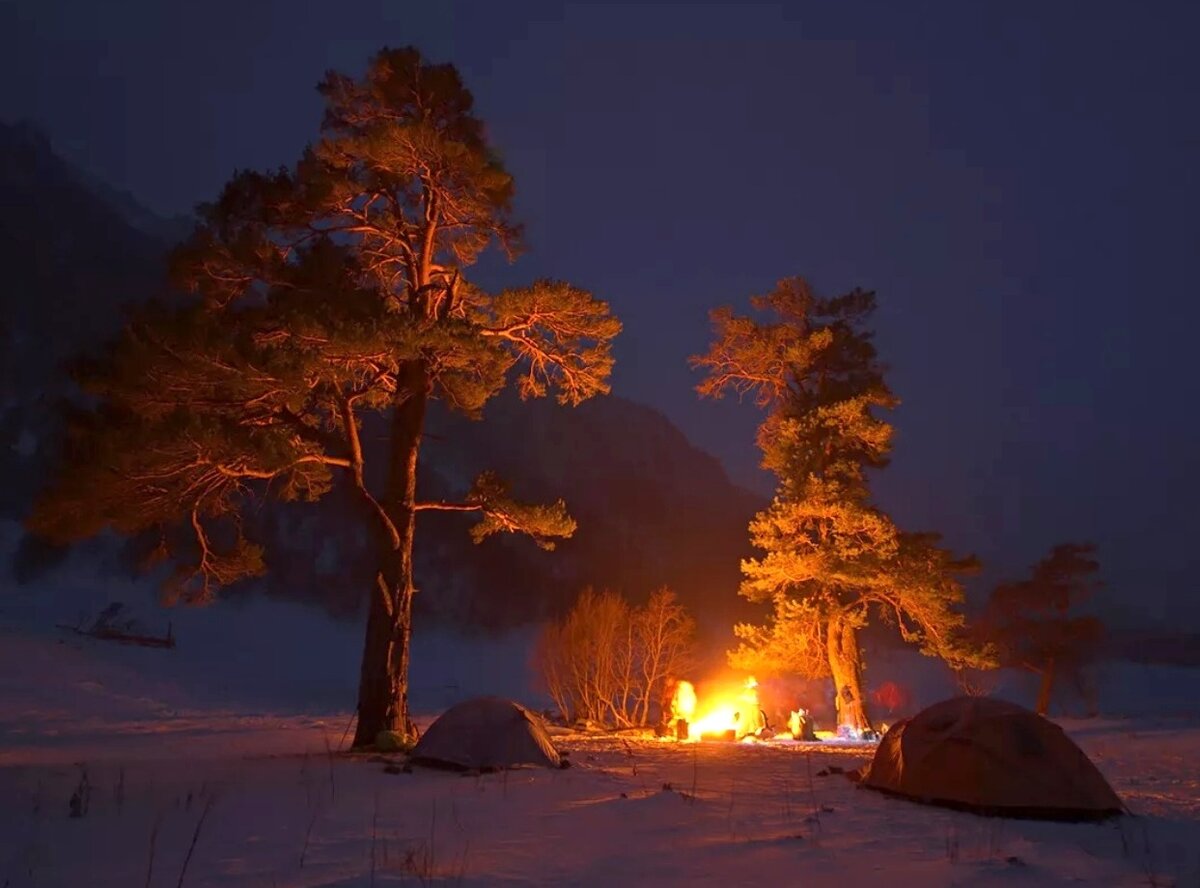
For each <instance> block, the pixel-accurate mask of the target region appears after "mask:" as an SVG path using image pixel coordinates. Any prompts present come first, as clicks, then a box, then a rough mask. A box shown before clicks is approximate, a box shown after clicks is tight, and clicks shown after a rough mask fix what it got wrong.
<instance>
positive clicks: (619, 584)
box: [0, 126, 761, 632]
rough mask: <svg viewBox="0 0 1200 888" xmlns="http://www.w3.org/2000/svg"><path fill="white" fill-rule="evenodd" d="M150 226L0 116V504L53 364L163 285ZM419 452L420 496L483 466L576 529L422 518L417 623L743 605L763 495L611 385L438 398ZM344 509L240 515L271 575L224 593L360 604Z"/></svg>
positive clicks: (11, 508) (47, 424)
mask: <svg viewBox="0 0 1200 888" xmlns="http://www.w3.org/2000/svg"><path fill="white" fill-rule="evenodd" d="M160 222H162V220H159V221H158V222H155V217H153V215H152V214H150V213H148V212H147V211H145V210H144V209H142V208H141V207H140V206H138V205H137V203H136V201H134V200H133V199H132V198H131V197H130V196H129V195H127V194H120V193H117V192H114V191H113V190H112V189H108V188H107V187H105V186H102V185H98V184H97V183H94V182H91V181H90V180H89V179H88V178H87V177H86V176H83V175H82V174H80V173H79V172H78V171H76V170H74V169H73V168H72V167H71V166H70V165H68V164H66V163H65V162H63V161H62V160H61V159H59V158H58V157H57V156H55V155H54V153H53V151H52V150H51V148H50V145H49V144H48V143H47V141H46V140H45V139H44V138H43V137H41V136H40V135H39V134H38V133H37V132H36V131H35V130H33V129H31V128H29V127H28V126H15V127H13V126H6V127H0V258H2V259H3V260H4V266H5V267H6V268H7V269H8V270H9V276H8V280H9V282H10V283H9V285H8V286H7V287H6V289H5V315H4V318H5V329H4V337H5V346H6V349H5V356H4V358H3V361H4V364H3V367H4V390H3V401H2V402H0V407H2V412H0V430H2V433H3V436H4V437H3V446H4V451H3V454H0V476H2V477H0V488H2V489H3V490H4V496H5V499H4V510H5V512H6V514H7V515H8V516H9V517H18V516H20V515H22V514H23V513H24V512H25V511H26V509H27V508H28V506H29V504H30V502H31V500H32V497H33V494H34V493H35V491H36V489H37V487H38V485H39V484H40V482H41V480H42V478H43V477H44V475H45V472H46V469H47V466H48V465H49V463H50V458H51V456H52V454H53V452H54V447H55V446H56V445H55V441H56V438H57V431H56V429H57V426H58V420H57V412H56V411H55V409H54V405H55V403H56V402H57V401H58V400H59V399H60V398H62V397H64V396H66V395H67V394H68V392H69V391H70V389H69V386H68V384H67V381H66V377H65V374H64V373H63V371H62V364H63V362H64V361H65V360H67V359H68V358H70V357H71V356H72V355H74V354H76V353H78V352H79V351H80V350H81V349H84V348H86V347H89V346H94V345H97V344H99V343H101V342H103V341H104V340H105V339H106V338H108V337H109V336H111V335H112V334H113V333H114V332H115V331H116V329H117V328H118V325H119V324H120V307H121V306H122V305H124V304H127V303H131V302H138V301H142V300H145V299H146V298H148V297H150V296H151V295H153V294H155V293H158V292H160V291H161V290H162V288H163V273H164V270H165V257H166V252H167V249H168V247H169V246H170V243H171V242H172V240H173V238H174V237H175V236H176V235H177V234H178V232H179V230H180V229H179V228H178V227H176V228H174V229H173V228H172V227H171V224H170V223H166V222H162V224H159V223H160ZM172 232H174V234H173V233H172ZM385 429H386V420H385V418H384V417H381V416H376V417H369V418H368V420H367V422H366V426H365V429H364V439H365V444H366V447H367V448H368V460H369V462H370V463H374V465H375V466H376V467H378V465H379V464H380V463H381V462H382V461H381V460H379V459H373V460H372V459H371V452H370V451H378V450H379V448H380V447H381V444H382V439H383V436H384V432H385ZM423 457H424V460H423V469H422V477H421V479H420V480H421V485H422V490H423V496H424V497H426V498H430V499H432V498H454V497H458V496H461V495H462V494H463V493H464V492H465V491H466V490H467V488H468V487H469V486H470V484H471V481H472V480H473V479H474V477H475V476H476V475H477V474H478V473H479V472H480V471H482V470H484V469H492V470H495V471H497V472H498V473H499V474H500V475H501V476H502V477H504V478H505V479H506V480H508V481H509V482H510V483H511V485H512V489H513V492H514V494H515V495H517V496H519V497H521V498H523V499H528V500H553V499H557V498H559V497H561V498H563V499H565V500H566V501H567V504H568V508H569V509H570V511H571V514H572V515H573V516H574V517H575V518H576V520H577V521H578V523H579V529H578V531H577V532H576V534H575V536H574V538H572V539H570V540H567V541H565V542H563V543H561V544H560V545H559V547H558V549H557V550H556V551H554V552H544V551H542V550H540V549H538V548H537V547H536V546H534V545H533V543H532V542H530V541H529V540H527V539H524V538H515V537H504V536H497V537H493V538H491V539H489V540H486V541H485V542H484V543H483V544H481V545H479V546H476V545H474V544H473V543H472V542H471V540H470V538H469V536H468V533H467V528H468V527H469V526H470V523H471V519H470V517H469V516H465V515H462V514H455V513H428V514H423V515H422V520H421V522H420V524H419V527H418V531H417V532H418V539H417V559H418V564H417V582H418V585H419V587H420V594H419V596H418V607H419V609H420V612H421V613H423V614H424V615H425V616H426V617H435V618H438V619H446V620H453V621H455V622H458V623H469V624H473V625H478V626H491V627H495V626H502V625H511V624H515V623H520V622H524V621H527V620H530V619H536V618H540V617H543V616H545V615H547V614H552V613H557V612H560V611H561V610H562V609H564V608H565V607H566V606H567V605H569V603H570V602H571V601H572V600H573V599H574V597H575V595H576V594H577V593H578V591H579V590H580V589H581V588H582V587H584V586H586V585H593V586H596V587H607V588H613V589H620V590H622V591H624V592H625V593H627V594H628V595H630V596H631V597H642V596H645V595H646V594H648V593H649V592H650V591H651V590H652V589H654V588H656V587H658V586H662V585H670V586H671V587H672V588H674V589H675V590H676V591H677V592H678V593H679V594H680V596H681V597H682V598H683V600H684V601H685V602H686V603H688V604H689V606H691V607H692V608H693V610H694V611H695V612H696V614H697V617H698V618H699V619H700V620H701V621H702V622H703V623H706V624H708V625H711V626H713V627H714V628H719V630H721V631H725V632H727V631H728V626H729V622H730V620H731V618H732V617H733V615H734V614H735V612H737V610H738V608H739V605H740V599H738V598H737V596H736V595H735V590H736V588H737V583H738V579H739V575H738V563H739V559H740V558H742V557H744V556H745V555H747V554H748V551H749V550H748V545H747V534H746V527H747V523H748V521H749V519H750V517H751V516H752V515H753V513H754V511H755V509H756V508H758V507H759V506H760V505H761V502H760V500H759V498H758V497H756V496H755V495H753V494H750V493H747V492H746V491H743V490H741V489H739V488H737V487H736V486H734V485H733V484H732V483H731V482H730V481H729V479H728V477H727V476H726V474H725V472H724V470H723V468H722V467H721V465H720V464H719V463H718V462H717V460H716V459H714V458H713V457H711V456H709V455H707V454H705V453H702V452H701V451H699V450H697V449H696V448H695V447H693V446H692V445H691V444H690V443H689V442H688V440H687V439H686V438H685V437H684V435H683V434H682V433H681V432H680V431H679V430H678V429H677V428H676V427H675V426H673V425H672V424H671V423H670V422H669V421H668V420H667V419H666V417H664V416H663V415H662V414H660V413H658V412H656V411H655V410H652V409H650V408H648V407H645V406H642V405H639V404H635V403H632V402H630V401H627V400H624V399H622V398H617V397H609V398H598V399H594V400H592V401H589V402H587V403H585V404H584V405H582V406H581V407H578V408H575V409H569V408H562V407H559V406H557V405H555V404H554V403H553V402H551V401H546V400H542V401H532V402H526V403H521V402H520V401H519V399H517V398H516V397H515V396H504V397H501V398H499V399H497V400H496V401H495V402H494V403H493V404H491V405H489V407H488V409H487V411H486V415H485V420H484V421H483V422H471V421H468V420H466V419H463V418H461V417H457V416H454V415H451V414H449V412H448V411H445V410H442V409H438V407H437V405H435V406H434V409H433V410H432V411H431V415H430V422H429V428H428V435H427V441H426V444H425V445H424V450H423ZM377 480H378V479H377ZM357 509H358V505H357V503H356V502H355V501H354V499H353V497H351V496H350V495H349V493H348V492H347V491H343V490H338V489H335V490H334V491H333V492H332V493H331V494H330V495H329V496H327V497H326V498H325V499H324V500H322V501H321V502H320V503H319V504H317V505H315V506H314V505H310V504H278V505H272V506H270V507H268V508H265V509H260V510H255V511H254V513H253V515H252V516H250V519H249V520H250V522H251V525H252V526H251V527H250V528H249V529H250V530H251V531H252V532H255V533H257V534H258V535H259V536H262V537H265V538H266V539H267V542H268V547H267V549H268V565H269V573H268V576H267V577H266V578H265V579H264V580H262V581H259V582H255V583H247V584H243V586H242V587H241V588H235V589H233V590H230V594H231V595H247V594H262V593H266V594H269V595H273V596H278V597H284V598H290V599H299V600H304V601H308V602H310V603H313V604H318V605H320V606H322V607H324V608H326V609H327V610H329V611H330V612H332V613H335V614H349V613H354V612H357V611H358V610H359V609H360V608H361V607H362V606H363V603H364V602H365V600H366V595H367V593H368V591H369V589H370V588H371V584H372V575H373V568H372V565H373V559H372V558H371V555H370V552H369V551H368V546H369V543H368V540H367V539H366V535H365V533H364V531H363V530H362V526H361V523H360V521H359V520H358V513H357ZM136 548H137V546H136V543H134V544H131V546H130V550H131V555H132V554H135V553H134V550H136ZM54 555H55V553H54V552H53V551H51V550H47V549H45V547H43V546H41V545H39V544H37V543H36V542H35V541H30V540H27V541H26V543H25V545H24V546H23V548H22V549H21V550H20V555H19V559H20V560H21V563H20V565H18V567H19V568H20V573H22V574H23V575H29V574H32V573H35V572H36V569H37V568H39V567H42V568H45V567H47V566H48V565H50V564H52V563H53V560H54ZM106 560H111V559H106ZM99 561H100V559H97V562H98V563H99Z"/></svg>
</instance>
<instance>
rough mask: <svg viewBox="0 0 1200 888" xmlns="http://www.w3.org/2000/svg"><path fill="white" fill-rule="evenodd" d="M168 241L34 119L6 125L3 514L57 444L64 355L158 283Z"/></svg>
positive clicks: (2, 143) (26, 491)
mask: <svg viewBox="0 0 1200 888" xmlns="http://www.w3.org/2000/svg"><path fill="white" fill-rule="evenodd" d="M163 260H164V249H163V242H162V241H160V240H158V239H156V238H154V237H152V236H150V235H147V234H145V233H144V232H141V231H139V230H137V229H135V228H133V227H132V226H131V225H129V224H128V222H127V221H126V220H125V218H124V216H123V215H122V213H121V212H119V211H117V210H116V209H114V208H113V207H112V206H110V205H109V204H108V203H107V202H106V201H105V200H104V199H103V198H101V197H100V196H99V195H97V194H95V193H94V192H92V191H91V190H89V189H87V188H86V187H84V186H83V185H82V184H81V181H80V178H79V176H78V174H77V173H76V172H75V171H74V169H73V168H72V167H70V166H69V165H68V164H66V163H65V162H64V161H62V160H61V159H60V158H58V157H57V156H56V155H55V154H54V152H53V151H52V150H51V149H50V145H49V143H48V142H47V141H46V139H45V137H44V136H42V135H41V134H40V133H39V132H38V131H37V130H36V129H35V128H33V127H32V126H30V125H28V124H18V125H15V126H7V125H0V263H2V265H0V267H3V268H4V270H5V277H4V284H3V294H4V315H3V318H4V325H3V329H2V331H0V333H2V340H3V341H2V354H0V386H2V388H0V471H2V472H3V476H4V484H3V486H2V488H0V489H2V499H0V516H5V517H13V516H16V515H19V514H22V513H23V512H24V511H25V509H26V508H27V506H28V504H29V501H30V497H31V496H32V492H33V489H34V487H35V485H36V483H37V481H38V479H39V478H40V477H41V475H42V474H43V472H44V470H45V467H46V465H47V459H48V457H49V455H50V454H51V453H52V452H53V448H54V446H55V443H54V442H55V428H56V426H57V422H56V413H55V410H54V405H55V402H56V401H57V400H58V399H59V398H60V397H61V396H63V395H64V394H65V392H66V390H67V387H66V377H65V374H63V373H62V371H61V368H62V365H63V363H64V362H65V361H67V360H69V359H70V358H71V357H72V356H73V355H75V354H77V353H79V352H80V350H82V349H84V348H86V347H87V346H89V345H94V344H96V343H98V342H102V341H103V340H104V338H105V337H107V336H109V335H111V334H112V333H113V332H115V331H116V330H117V329H118V325H119V323H120V306H121V305H123V304H126V303H130V302H138V301H142V300H145V299H146V298H148V297H149V296H150V295H152V294H153V293H155V292H156V291H157V290H159V289H161V287H162V281H163V272H164V267H165V266H164V262H163Z"/></svg>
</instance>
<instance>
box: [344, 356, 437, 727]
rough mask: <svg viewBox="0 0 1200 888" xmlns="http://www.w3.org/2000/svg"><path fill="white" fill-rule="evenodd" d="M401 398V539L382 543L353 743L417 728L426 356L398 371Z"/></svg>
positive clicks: (394, 482) (392, 481)
mask: <svg viewBox="0 0 1200 888" xmlns="http://www.w3.org/2000/svg"><path fill="white" fill-rule="evenodd" d="M398 383H399V384H398V385H397V389H398V391H400V392H401V397H403V400H401V401H400V402H399V403H397V404H396V406H395V407H394V408H393V415H392V438H391V452H390V454H389V458H390V466H389V474H390V477H389V480H388V488H387V496H386V498H385V500H384V509H385V510H386V512H387V514H388V517H389V518H390V519H391V522H392V525H393V526H394V527H395V530H396V536H397V539H398V542H396V543H393V542H392V540H391V539H390V538H389V539H387V540H386V541H382V538H381V543H380V548H381V553H380V554H381V557H380V562H381V564H380V569H379V573H378V575H377V576H376V581H375V588H374V589H373V590H372V591H371V604H370V607H369V609H368V611H367V629H366V638H365V639H364V643H363V657H362V670H361V672H360V674H359V685H358V727H357V728H356V729H355V732H354V746H355V747H356V748H357V747H363V746H370V745H371V744H373V743H374V742H375V738H376V737H377V736H378V734H379V732H380V731H395V732H397V733H399V734H403V735H404V736H406V737H410V738H411V737H415V736H416V727H415V725H413V723H412V719H411V718H410V716H409V710H408V667H409V659H410V642H411V639H412V605H413V595H414V594H415V592H416V587H415V586H414V584H413V535H414V531H415V529H416V510H415V505H416V501H417V497H416V494H417V457H418V454H419V451H420V448H421V432H422V429H423V427H424V424H425V405H426V401H427V398H428V382H427V376H426V373H425V368H424V366H423V364H422V363H421V362H418V361H414V362H411V363H410V364H409V365H408V367H407V368H405V369H404V370H403V371H402V373H401V374H400V379H399V380H398Z"/></svg>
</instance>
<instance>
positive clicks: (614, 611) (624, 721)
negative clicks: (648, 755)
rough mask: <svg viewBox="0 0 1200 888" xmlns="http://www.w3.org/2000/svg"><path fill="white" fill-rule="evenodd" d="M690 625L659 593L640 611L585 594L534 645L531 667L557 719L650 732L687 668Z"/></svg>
mask: <svg viewBox="0 0 1200 888" xmlns="http://www.w3.org/2000/svg"><path fill="white" fill-rule="evenodd" d="M694 635H695V621H694V620H693V619H692V618H691V616H690V615H689V614H688V613H687V611H686V610H685V609H684V607H683V605H681V604H680V603H679V601H678V599H677V598H676V597H675V593H674V592H672V591H671V590H670V589H667V588H662V589H658V590H656V591H655V592H653V593H651V595H650V598H649V600H648V601H647V602H646V604H645V605H643V606H642V607H632V606H630V604H629V602H627V601H626V600H625V599H624V598H622V597H621V596H620V595H618V594H616V593H615V592H608V591H604V592H596V591H594V590H592V589H585V590H584V591H583V592H582V593H581V594H580V596H579V599H578V600H577V601H576V602H575V606H574V607H572V608H571V611H570V613H568V614H567V616H566V617H565V618H563V619H562V620H561V621H558V622H555V623H550V624H548V625H547V626H546V627H545V628H544V629H543V630H542V633H541V636H540V637H539V639H538V647H537V652H536V663H537V667H538V670H539V671H540V673H541V676H542V680H543V682H544V685H545V688H546V691H547V693H548V694H549V695H550V697H551V699H552V700H553V701H554V704H555V706H557V707H558V710H559V712H560V713H561V714H562V716H563V718H564V719H566V720H568V721H571V720H576V719H586V720H588V721H591V722H595V723H597V724H607V725H612V726H614V727H633V726H641V725H646V724H649V723H650V721H651V719H652V717H653V716H654V715H655V705H656V704H657V703H659V702H661V700H662V699H663V697H664V696H665V691H666V688H667V684H668V681H669V680H670V679H671V678H673V677H675V676H678V675H679V674H680V673H681V672H683V671H684V670H686V669H687V668H688V665H689V663H690V660H691V656H692V644H693V637H694Z"/></svg>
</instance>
